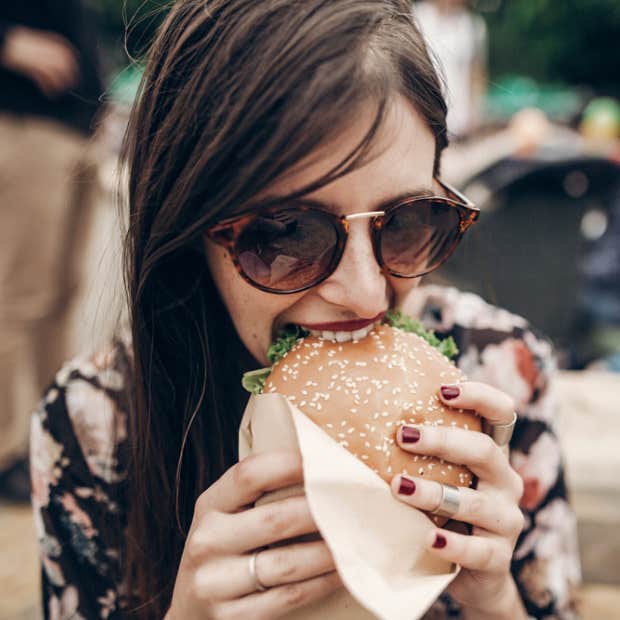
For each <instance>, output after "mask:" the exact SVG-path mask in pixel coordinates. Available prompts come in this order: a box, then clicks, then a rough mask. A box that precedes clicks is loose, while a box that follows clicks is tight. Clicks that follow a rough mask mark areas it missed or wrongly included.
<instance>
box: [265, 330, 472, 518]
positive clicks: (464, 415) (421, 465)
mask: <svg viewBox="0 0 620 620" xmlns="http://www.w3.org/2000/svg"><path fill="white" fill-rule="evenodd" d="M462 378H463V376H462V373H461V371H460V370H459V369H458V368H457V367H456V366H455V365H454V364H453V363H452V362H451V361H449V360H448V359H447V358H446V357H445V356H444V355H442V354H441V353H440V352H439V351H437V349H435V348H433V347H432V346H431V345H429V344H428V343H427V342H426V341H425V340H424V339H422V338H420V337H419V336H417V335H416V334H412V333H408V332H405V331H402V330H400V329H397V328H394V327H390V326H388V325H380V326H379V327H377V328H375V329H374V330H373V331H372V332H371V333H370V334H369V335H368V336H366V337H365V338H363V339H362V340H358V341H350V342H343V343H338V342H334V341H331V340H324V339H321V338H317V337H314V336H308V337H306V338H303V339H300V340H299V341H298V342H297V344H296V345H295V346H294V347H293V348H292V349H291V350H290V351H289V352H288V353H287V354H286V355H285V356H284V357H283V358H282V359H281V360H280V361H279V362H278V363H277V364H275V366H274V367H273V370H272V372H271V374H270V376H269V378H268V379H267V382H266V383H265V387H264V390H263V391H264V392H265V393H267V392H278V393H280V394H283V395H284V396H286V397H287V398H288V399H289V401H290V402H291V403H292V404H294V405H295V406H296V407H297V408H298V409H299V410H300V411H301V412H302V413H304V414H305V415H307V416H308V417H309V418H310V419H311V420H312V421H313V422H315V423H316V424H318V425H319V426H320V427H321V428H322V429H323V430H324V431H325V432H326V433H327V434H328V435H329V436H330V437H331V438H332V439H333V440H334V441H336V442H337V443H339V444H340V445H341V446H343V447H344V448H346V449H347V450H348V451H349V452H351V453H352V454H353V455H354V456H356V457H357V458H358V459H360V460H361V461H362V462H363V463H364V464H366V465H367V466H368V467H370V468H371V469H372V470H373V471H374V472H376V473H377V474H378V475H379V476H381V478H383V479H384V480H385V481H386V482H387V483H389V482H390V481H391V480H392V478H393V477H394V476H395V475H396V474H399V473H404V474H408V475H410V476H416V477H418V476H422V477H424V478H428V479H431V480H436V481H438V482H442V483H448V484H453V485H456V486H471V485H472V483H473V476H472V473H471V472H470V471H469V469H467V468H466V467H464V466H463V465H458V464H455V463H448V462H447V461H444V460H442V459H437V458H435V457H431V456H428V457H427V456H421V455H414V454H410V453H408V452H405V451H404V450H401V449H400V448H399V447H398V445H396V441H395V438H396V430H397V429H398V427H399V426H401V425H402V424H422V425H424V424H427V425H433V426H439V425H444V426H458V427H461V428H465V429H471V430H476V431H480V430H481V423H480V418H479V417H478V416H477V415H476V414H475V413H474V412H472V411H467V410H463V409H454V408H449V407H446V406H445V405H444V404H443V403H442V402H441V400H440V399H439V397H438V394H437V393H438V391H439V387H440V385H441V384H443V383H456V382H458V381H459V380H461V379H462ZM433 520H434V521H435V523H438V524H440V525H441V524H443V523H445V519H442V518H438V517H435V516H433Z"/></svg>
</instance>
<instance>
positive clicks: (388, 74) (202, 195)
mask: <svg viewBox="0 0 620 620" xmlns="http://www.w3.org/2000/svg"><path fill="white" fill-rule="evenodd" d="M397 93H400V94H402V95H404V96H405V97H406V98H407V99H408V100H409V101H410V102H411V103H412V104H413V105H414V106H415V107H416V109H417V110H418V112H419V113H420V114H421V115H422V117H423V118H424V119H425V120H426V122H427V123H428V125H429V127H430V128H431V130H432V131H433V133H434V135H435V138H436V146H437V148H436V168H437V166H438V161H439V155H440V153H441V150H442V149H443V148H444V146H445V145H446V127H445V116H446V106H445V102H444V100H443V97H442V94H441V87H440V83H439V81H438V79H437V76H436V74H435V71H434V69H433V66H432V63H431V61H430V60H429V57H428V54H427V51H426V48H425V46H424V43H423V40H422V38H421V36H420V35H419V33H418V30H417V29H416V27H415V24H414V23H413V21H412V18H411V15H410V7H409V2H407V1H405V0H402V1H399V0H303V1H301V0H300V1H291V0H183V1H179V2H177V3H175V4H174V6H173V7H172V9H171V11H170V13H169V14H168V16H167V19H166V20H165V22H164V23H163V25H162V27H161V28H160V30H159V33H158V35H157V37H156V40H155V42H154V44H153V46H152V48H151V50H150V54H149V58H148V64H147V67H146V71H145V75H144V78H143V81H142V84H141V90H140V93H139V97H138V99H137V102H136V105H135V107H134V110H133V113H132V117H131V120H130V124H129V128H128V132H127V138H126V145H125V156H126V160H127V164H128V167H129V206H130V214H129V232H128V238H127V271H126V273H127V287H128V296H129V305H130V318H131V326H132V337H133V367H132V378H131V379H132V392H131V395H130V400H131V412H130V428H129V436H130V446H131V449H130V460H129V477H128V482H129V495H128V497H129V500H128V501H129V504H130V511H129V517H128V526H127V534H126V540H125V551H126V554H125V567H126V569H125V570H126V579H127V580H128V583H129V588H130V591H131V592H132V593H133V595H132V597H131V598H132V601H131V606H132V607H133V608H134V613H136V615H138V616H140V617H145V618H146V617H149V618H150V617H158V618H161V617H163V615H164V614H165V611H166V609H167V606H168V605H169V602H170V598H171V593H172V588H173V584H174V580H175V576H176V571H177V568H178V565H179V560H180V557H181V553H182V550H183V545H184V541H185V537H186V533H187V530H188V528H189V525H190V523H191V519H192V515H193V510H194V503H195V501H196V499H197V497H198V496H199V495H200V493H202V492H203V491H204V490H205V489H206V488H207V487H209V485H211V484H212V483H213V482H214V481H215V480H216V479H217V478H218V477H219V476H221V475H222V473H223V472H224V471H225V470H226V469H228V468H229V467H230V466H231V465H232V464H233V463H234V462H235V461H236V458H237V430H238V425H239V421H240V418H241V414H242V412H243V408H244V405H245V402H246V396H245V395H244V394H243V391H242V390H241V388H240V376H241V373H242V372H244V371H245V370H247V369H249V368H251V367H252V366H253V365H255V364H256V362H255V361H254V360H252V358H251V356H250V354H249V353H248V351H247V350H246V349H245V347H244V346H243V344H242V343H241V342H240V340H239V338H238V336H237V334H236V332H235V330H234V327H233V325H232V322H231V319H230V317H229V316H228V313H227V311H226V309H225V307H224V305H223V303H222V301H221V299H220V297H219V295H218V292H217V290H216V288H215V286H214V284H213V281H212V279H211V276H210V274H209V271H208V268H207V264H206V260H205V255H204V249H203V248H204V245H203V243H204V241H203V233H204V230H205V228H206V227H208V226H209V225H210V224H213V223H214V222H216V221H217V220H218V219H219V218H222V217H224V216H226V215H228V214H230V213H232V212H234V211H236V210H237V209H241V208H243V205H244V204H247V203H248V201H249V200H250V199H251V198H252V197H253V196H255V195H256V194H257V193H258V192H260V191H261V190H262V189H264V188H266V187H268V186H269V184H270V183H272V182H273V181H274V179H276V178H277V177H278V176H279V175H281V174H282V173H283V172H284V171H286V170H288V169H290V168H291V167H292V166H293V165H294V164H296V163H298V162H300V161H301V160H302V159H303V158H304V157H306V156H307V155H309V154H310V153H312V152H313V151H314V150H315V149H316V148H317V147H318V146H319V145H323V144H325V143H326V142H327V141H328V140H330V139H334V138H336V137H337V136H338V134H339V133H340V132H341V131H342V130H343V129H345V128H346V126H347V121H348V120H350V119H351V118H353V117H354V116H355V114H356V112H357V110H359V109H360V106H361V105H362V104H365V103H368V102H369V101H371V102H374V103H376V110H377V112H376V118H375V122H374V123H373V125H372V126H371V127H370V128H369V130H368V133H367V135H366V136H365V138H364V139H363V140H362V142H361V143H360V144H359V145H358V146H357V148H356V149H355V150H354V151H353V152H352V153H350V155H349V156H348V157H347V158H346V159H345V160H344V161H343V162H341V163H340V165H339V166H337V167H336V168H335V169H334V170H332V171H330V172H329V173H328V174H327V175H326V176H325V177H323V178H321V179H317V180H316V182H314V183H313V184H312V186H310V187H307V188H304V190H303V192H302V193H305V192H308V191H311V190H312V189H315V188H317V187H320V186H322V185H324V184H326V183H328V182H329V181H330V180H332V179H334V178H336V177H338V176H341V175H343V174H345V173H346V172H347V171H349V170H351V169H353V168H354V167H355V166H358V165H359V164H360V162H361V161H362V158H363V157H364V155H365V154H366V153H367V151H368V148H369V146H370V145H371V143H372V140H373V137H374V135H375V134H376V132H377V130H378V128H379V127H380V124H381V122H382V120H383V117H384V112H385V110H386V107H387V106H388V105H389V99H390V97H392V96H394V95H395V94H397Z"/></svg>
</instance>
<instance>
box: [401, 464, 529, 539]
mask: <svg viewBox="0 0 620 620" xmlns="http://www.w3.org/2000/svg"><path fill="white" fill-rule="evenodd" d="M391 487H392V492H393V493H394V496H395V497H396V498H397V499H399V500H400V501H402V502H404V503H405V504H409V505H410V506H414V507H415V508H418V509H420V510H426V511H428V512H432V511H433V510H436V509H437V508H438V507H439V504H440V502H441V499H442V489H441V484H440V483H439V482H434V481H432V480H424V479H423V478H419V477H415V478H413V477H410V476H403V475H398V476H395V477H394V478H393V479H392V483H391ZM459 500H460V501H459V508H458V510H457V511H456V513H454V515H453V516H452V517H450V518H451V519H456V520H458V521H464V522H465V523H471V524H472V525H475V526H478V527H481V528H483V529H485V530H488V531H489V532H493V533H496V534H499V535H500V536H510V537H514V538H516V537H517V536H518V534H519V532H520V531H521V530H522V529H523V514H522V513H521V511H520V510H519V508H518V507H517V505H516V503H514V502H511V501H510V500H508V499H507V498H506V497H505V496H504V495H502V494H489V493H484V492H482V491H479V490H474V489H469V488H467V487H459Z"/></svg>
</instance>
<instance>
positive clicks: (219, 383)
mask: <svg viewBox="0 0 620 620" xmlns="http://www.w3.org/2000/svg"><path fill="white" fill-rule="evenodd" d="M445 115H446V108H445V104H444V101H443V99H442V96H441V92H440V85H439V82H438V80H437V77H436V75H435V73H434V70H433V67H432V64H431V63H430V61H429V59H428V56H427V53H426V50H425V47H424V44H423V42H422V39H421V37H420V35H419V33H418V31H417V29H416V28H415V26H414V24H413V23H412V21H411V17H410V12H409V10H408V6H407V3H405V2H399V1H397V0H329V1H326V0H306V1H304V2H302V3H292V2H290V1H289V0H265V1H263V2H254V1H249V0H247V1H243V0H211V1H206V2H205V1H195V2H179V3H177V4H176V5H175V6H174V7H173V8H172V11H171V13H170V14H169V16H168V18H167V20H166V22H165V24H164V25H163V27H162V29H161V31H160V33H159V35H158V37H157V40H156V42H155V44H154V46H153V49H152V51H151V54H150V58H149V64H148V67H147V70H146V74H145V78H144V82H143V85H142V93H141V96H140V97H139V100H138V103H137V105H136V107H135V110H134V113H133V117H132V119H131V123H130V127H129V131H128V144H127V155H128V163H129V169H130V188H129V201H130V209H131V213H130V229H129V235H128V249H129V262H128V280H129V298H130V309H131V339H130V341H129V340H128V341H125V342H118V343H117V345H116V347H115V348H114V349H111V350H110V351H108V352H107V353H102V354H99V355H98V356H95V357H94V358H92V359H89V360H77V361H75V362H73V363H71V364H69V365H68V366H66V367H65V368H64V369H63V370H62V371H61V372H60V373H59V374H58V376H57V378H56V383H55V385H54V386H53V387H52V389H51V390H50V392H49V393H48V394H47V396H46V398H45V399H44V403H43V406H42V408H41V410H40V411H39V412H38V413H37V415H36V416H35V418H34V424H33V431H32V454H33V472H34V473H33V483H34V502H35V513H36V515H37V517H38V518H37V520H38V526H39V528H40V529H39V531H40V539H41V550H42V561H43V566H44V571H43V574H44V598H45V609H46V611H47V613H48V615H49V616H51V617H78V615H81V616H83V617H88V618H91V617H93V618H94V617H104V618H110V617H118V616H120V615H121V614H123V613H125V614H129V613H130V612H131V613H132V614H133V615H136V616H139V617H140V616H141V617H148V618H161V617H164V616H165V617H167V618H168V619H170V620H176V619H178V618H182V619H187V618H242V617H243V618H275V617H279V616H281V615H282V614H285V613H286V612H288V611H290V610H292V609H294V608H297V607H299V606H301V605H303V604H306V603H308V602H310V601H313V600H316V599H318V598H321V597H324V596H327V595H328V594H329V593H330V592H332V591H334V590H335V589H337V588H339V587H341V584H340V582H339V580H338V577H337V575H336V573H335V572H334V565H333V561H332V558H331V555H330V553H329V550H328V549H327V548H326V547H325V545H324V543H322V542H320V541H319V542H311V543H305V544H295V545H291V544H288V545H284V546H279V547H277V548H276V549H269V550H263V551H261V552H260V553H258V555H256V554H255V553H254V552H255V550H257V549H260V548H262V547H264V546H266V545H269V544H270V543H272V542H276V541H282V540H286V539H288V538H291V537H293V536H297V535H299V534H303V533H310V532H314V531H315V530H316V526H315V525H314V523H313V520H312V517H311V515H310V513H309V511H308V506H307V503H306V500H305V499H304V498H293V499H287V500H283V501H282V502H278V503H274V504H271V505H270V506H268V507H258V508H253V507H252V506H253V503H254V501H255V500H256V499H257V497H259V496H260V495H261V493H263V492H264V491H266V490H273V489H277V488H280V487H284V486H288V485H290V484H291V483H295V482H298V481H300V480H301V477H302V472H301V466H300V461H299V457H298V456H296V455H294V454H288V453H279V454H270V455H261V456H256V457H252V458H250V459H248V460H246V461H243V462H242V463H239V464H235V462H236V456H237V455H236V444H237V430H238V424H239V421H240V418H241V415H242V412H243V409H244V406H245V403H246V401H247V395H246V394H244V393H243V391H242V390H241V389H240V377H241V374H242V373H243V372H244V371H246V370H249V369H251V368H256V367H257V366H258V365H261V366H263V365H265V363H266V361H267V359H266V350H267V347H268V345H269V343H270V342H271V340H272V338H273V337H274V335H275V334H276V333H277V332H278V330H279V329H280V328H281V327H283V326H284V325H287V324H290V323H293V324H298V325H306V326H308V325H314V326H317V325H318V326H319V329H336V330H340V331H345V332H346V331H347V324H346V322H347V321H349V322H350V321H352V320H358V319H366V320H367V321H368V322H371V321H372V320H375V319H376V318H377V316H379V315H381V313H383V312H384V311H385V310H387V309H388V308H392V307H394V308H401V309H403V310H405V311H407V312H410V313H412V314H416V315H417V316H419V317H420V318H422V319H423V320H424V321H426V323H427V324H428V325H429V326H431V327H433V326H434V327H437V328H438V329H439V330H440V331H442V332H452V333H454V334H455V335H456V336H457V338H458V339H459V341H460V344H461V348H462V352H463V355H462V357H461V359H460V362H461V364H462V365H463V366H464V367H465V368H466V370H467V372H468V373H469V374H470V375H471V377H472V378H473V379H476V381H472V382H471V383H465V384H462V385H461V386H460V389H458V388H457V389H455V387H454V386H448V387H447V389H444V390H443V392H442V397H443V398H444V400H445V402H446V403H447V404H451V405H454V406H458V407H472V408H475V409H477V410H478V411H479V412H480V414H481V415H483V416H485V417H486V418H488V419H489V420H490V421H491V422H493V423H507V422H510V420H511V419H512V416H513V411H514V409H515V406H516V408H517V409H518V410H519V413H520V415H521V416H522V419H521V420H520V422H519V424H518V426H517V429H516V433H515V436H514V440H513V446H512V447H513V457H512V464H513V467H514V468H515V469H518V470H519V471H520V472H521V474H522V477H523V478H524V479H525V487H526V493H525V495H524V496H523V500H522V502H521V510H520V509H519V507H518V502H519V498H520V496H521V491H522V487H523V484H522V482H521V477H519V476H518V475H517V474H516V473H515V469H513V467H511V466H510V464H509V462H508V460H507V459H506V458H505V456H504V455H503V452H502V450H501V449H500V448H499V447H498V446H497V445H496V444H494V443H493V442H492V441H491V440H490V439H489V438H488V437H487V436H485V435H482V434H477V433H468V434H467V435H466V436H463V437H461V436H460V435H458V434H457V432H456V431H454V432H452V431H450V432H446V433H445V435H441V434H437V432H436V429H431V428H426V427H425V428H424V429H422V432H421V434H420V433H418V441H417V442H415V443H414V442H411V441H406V440H407V438H409V439H410V438H411V437H412V436H413V435H415V433H416V431H415V429H414V430H410V431H404V432H403V433H401V435H399V438H400V444H401V446H402V447H403V449H406V450H409V451H412V452H416V453H425V452H430V453H433V454H442V455H444V456H445V457H446V458H449V459H451V460H458V461H459V462H463V463H466V464H468V465H469V466H470V467H472V469H474V470H475V471H476V473H477V474H478V476H479V484H478V489H477V490H476V491H473V490H468V491H467V492H466V490H461V494H460V500H461V502H460V508H459V510H460V512H459V513H458V514H455V518H456V519H460V520H461V521H463V522H466V523H469V524H471V525H472V526H473V533H472V535H471V536H465V535H463V534H458V533H455V532H449V531H445V530H437V532H436V535H435V536H434V537H433V539H432V540H429V541H428V547H429V550H430V551H431V552H432V553H436V554H438V555H440V556H442V557H444V558H446V559H449V560H454V561H457V562H459V564H461V565H462V567H463V570H462V571H461V573H460V575H459V577H458V578H457V579H455V581H454V582H453V584H452V585H451V586H450V588H449V590H448V592H447V593H446V594H445V595H444V596H443V597H442V599H441V600H440V601H438V602H437V604H436V605H435V607H434V610H433V613H438V614H440V617H441V616H443V617H446V616H447V615H448V614H452V616H454V614H456V613H457V611H455V610H459V609H460V610H462V611H463V613H464V614H465V615H466V616H467V617H468V618H470V617H472V618H473V617H479V618H483V617H491V616H492V617H497V618H499V617H510V618H519V617H522V618H525V617H526V613H528V612H529V613H530V614H533V615H538V614H542V615H554V614H555V615H562V616H564V617H569V616H570V615H571V596H570V591H569V590H570V588H571V587H572V586H573V585H574V582H575V581H576V575H572V574H570V572H569V571H567V570H566V567H567V566H569V565H571V562H573V557H572V556H571V555H570V553H571V552H572V544H573V542H574V541H573V538H572V537H573V534H574V529H573V528H574V524H573V521H572V516H571V513H570V510H569V509H568V506H567V504H566V502H565V499H564V486H563V483H562V475H561V471H560V467H559V463H558V462H557V461H551V462H549V461H548V460H543V461H542V462H541V461H540V460H539V457H538V455H539V453H540V451H539V448H538V446H539V444H540V442H541V441H542V442H543V443H542V447H543V448H544V456H545V458H546V459H548V458H549V455H550V454H554V455H555V454H557V442H556V439H555V436H554V434H553V432H552V430H551V427H550V424H551V419H550V410H549V407H550V403H549V401H548V380H549V375H548V371H549V368H550V365H551V362H550V359H551V358H550V353H549V351H548V348H547V346H546V344H545V343H544V342H542V341H539V340H537V339H536V338H535V336H534V335H533V334H532V332H531V331H530V330H529V329H528V328H527V325H526V324H525V322H523V321H522V320H521V319H518V318H517V317H514V316H512V315H509V314H508V313H506V312H503V311H499V310H497V309H493V308H491V307H490V306H487V305H485V304H484V302H482V300H479V299H478V298H475V297H473V296H469V295H463V294H460V293H459V292H457V291H456V290H453V289H441V288H433V287H429V288H424V289H420V290H419V291H416V286H417V284H418V282H419V278H418V277H413V276H418V275H420V274H421V273H424V272H426V271H429V270H430V269H432V268H434V267H435V266H436V265H437V263H439V262H441V261H442V260H444V259H445V258H446V257H447V255H448V254H449V252H450V251H451V249H452V247H453V242H454V240H455V239H456V238H458V235H459V231H460V222H461V220H460V214H463V217H465V215H466V214H470V213H471V208H470V207H468V206H467V205H465V204H459V205H458V206H456V204H455V203H456V202H459V201H460V199H458V198H455V199H454V200H453V201H452V202H447V201H445V200H444V199H443V198H436V199H433V200H432V201H431V200H427V199H425V197H426V196H428V195H429V194H431V195H435V194H437V193H439V192H441V191H443V190H442V189H441V188H440V185H439V183H438V181H436V179H437V177H438V173H439V160H440V155H441V151H442V149H443V148H444V147H445V145H446V141H445ZM302 200H303V201H305V202H304V204H306V205H307V204H308V201H312V203H311V204H312V206H313V209H311V210H306V211H305V212H304V213H305V214H306V215H303V214H302V213H300V212H299V211H296V212H295V215H294V217H291V216H290V213H291V212H290V211H287V215H286V217H285V216H284V215H283V212H282V209H283V207H288V208H292V207H296V206H297V205H298V204H299V201H302ZM400 206H404V207H406V210H403V209H400V210H398V211H397V207H399V208H400ZM414 207H415V208H414ZM379 210H381V211H384V210H385V211H386V212H387V213H388V214H394V213H397V212H398V214H399V217H396V216H394V217H392V216H391V215H390V216H388V215H386V216H385V217H383V218H382V219H381V218H379V219H376V220H373V219H372V218H373V213H374V212H376V211H379ZM369 212H370V214H369ZM308 213H311V214H312V215H311V216H310V217H306V216H307V214H308ZM362 213H363V214H365V215H363V216H359V215H358V217H354V218H349V219H348V234H347V238H346V244H345V245H344V252H343V253H342V255H340V254H339V253H337V252H334V243H335V241H334V238H335V232H334V230H335V229H334V227H335V226H339V224H337V223H335V222H336V220H335V218H334V215H344V216H351V215H354V214H356V215H357V214H362ZM240 214H243V215H247V214H250V215H251V216H252V217H250V218H242V219H239V218H237V216H238V215H240ZM455 214H459V216H456V215H455ZM259 215H260V217H259ZM375 215H376V213H375ZM369 221H371V222H375V221H377V222H378V221H380V222H382V223H383V225H384V228H385V231H384V232H382V233H381V235H382V236H381V239H382V241H381V246H380V248H378V249H377V250H376V254H375V252H374V251H373V246H372V243H371V238H370V233H369V225H368V222H369ZM291 226H292V227H293V228H294V232H293V233H291V232H290V231H291ZM295 226H296V228H295ZM421 230H425V231H426V232H427V233H428V232H429V231H430V232H431V233H432V234H433V237H432V241H433V246H431V249H432V251H431V249H429V247H428V244H426V245H425V243H424V242H423V241H422V245H420V239H423V236H422V234H420V235H417V233H418V231H421ZM389 231H391V232H392V233H396V234H395V235H393V237H392V239H391V240H389V239H388V237H389V235H388V232H389ZM401 234H404V235H405V237H406V239H407V240H408V243H407V244H406V245H405V246H404V247H403V245H402V244H401V245H400V246H399V245H398V239H399V238H402V236H401V237H399V235H401ZM291 235H292V236H291ZM231 240H234V241H235V243H234V244H233V246H234V247H231V245H230V242H231ZM415 244H418V245H415ZM414 250H417V251H414ZM379 261H381V264H382V266H381V267H380V265H379ZM397 267H400V269H401V275H406V276H408V277H395V275H394V273H395V272H396V271H398V269H397ZM405 271H406V273H404V272H405ZM332 323H336V325H335V326H334V325H331V324H332ZM350 329H351V327H350V324H349V332H350ZM516 364H518V367H517V366H516ZM506 377H508V378H509V380H510V381H514V382H515V385H508V386H506V385H505V378H506ZM478 379H479V380H480V381H478ZM484 381H487V382H488V383H493V382H495V383H496V384H499V387H493V386H490V385H486V384H485V383H484ZM501 387H503V388H504V389H505V388H506V387H508V388H510V389H511V390H512V392H513V395H512V396H513V397H515V398H516V399H517V400H516V402H514V401H513V397H511V396H509V395H507V394H505V393H504V391H502V389H499V388H501ZM418 430H419V429H418ZM412 433H413V435H412ZM416 483H417V488H418V490H417V491H416V493H413V494H407V493H406V491H407V489H406V488H405V487H406V486H407V485H406V484H405V485H404V486H403V485H402V484H401V481H400V480H398V479H397V480H395V481H394V485H393V488H394V493H395V495H396V497H398V498H399V499H400V500H402V501H404V502H407V503H410V504H412V505H414V506H419V507H427V508H428V507H431V504H432V503H433V502H434V503H435V506H436V505H437V502H438V493H440V492H441V488H440V486H439V485H433V484H432V483H427V484H424V482H423V481H416ZM528 485H529V486H528ZM401 491H402V492H401ZM432 507H434V506H432ZM547 509H548V510H547ZM545 510H547V512H545ZM550 510H552V514H551V513H550ZM522 511H524V514H525V528H526V529H525V531H524V533H522V534H521V535H520V532H521V529H522V526H523V523H524V518H523V516H522ZM550 517H553V519H550ZM519 536H520V538H519ZM517 541H519V546H518V547H517V550H516V551H514V547H515V544H516V543H517ZM551 546H553V553H552V554H550V553H548V550H549V549H550V548H551ZM562 554H564V556H563V555H562ZM558 560H562V561H561V562H558ZM567 560H569V561H568V562H567ZM577 572H578V569H577ZM526 610H527V611H526ZM73 614H77V615H73ZM493 614H494V615H493Z"/></svg>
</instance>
